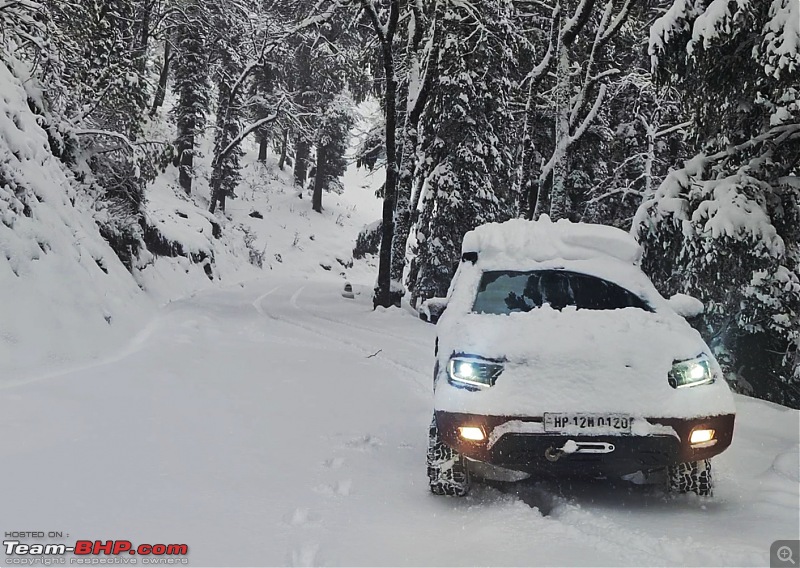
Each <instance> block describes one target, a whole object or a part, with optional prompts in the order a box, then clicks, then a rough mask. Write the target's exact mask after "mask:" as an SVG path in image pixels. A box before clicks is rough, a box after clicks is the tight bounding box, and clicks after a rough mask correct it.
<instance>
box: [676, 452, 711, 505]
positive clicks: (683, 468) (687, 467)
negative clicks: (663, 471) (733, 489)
mask: <svg viewBox="0 0 800 568" xmlns="http://www.w3.org/2000/svg"><path fill="white" fill-rule="evenodd" d="M667 479H668V482H669V490H670V492H671V493H696V494H697V495H700V496H702V497H711V496H712V495H713V494H714V477H713V476H712V474H711V462H710V461H709V460H700V461H694V462H686V463H679V464H677V465H671V466H669V467H668V468H667Z"/></svg>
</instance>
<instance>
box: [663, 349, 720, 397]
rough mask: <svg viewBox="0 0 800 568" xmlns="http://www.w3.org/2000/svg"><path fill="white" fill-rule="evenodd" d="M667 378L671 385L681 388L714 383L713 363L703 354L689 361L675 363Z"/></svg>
mask: <svg viewBox="0 0 800 568" xmlns="http://www.w3.org/2000/svg"><path fill="white" fill-rule="evenodd" d="M667 380H668V381H669V386H671V387H672V388H674V389H679V388H682V387H696V386H698V385H707V384H710V383H713V382H714V375H713V374H712V373H711V365H710V363H709V361H708V358H706V356H705V355H701V356H700V357H696V358H694V359H689V360H688V361H677V362H675V363H673V365H672V370H671V371H670V372H669V376H668V379H667Z"/></svg>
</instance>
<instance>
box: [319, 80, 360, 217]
mask: <svg viewBox="0 0 800 568" xmlns="http://www.w3.org/2000/svg"><path fill="white" fill-rule="evenodd" d="M353 126H355V108H354V105H353V100H352V99H351V98H350V96H349V94H347V93H343V94H340V95H337V96H336V97H334V98H333V99H332V100H331V102H330V103H328V105H327V106H326V108H325V110H324V112H323V114H322V115H321V116H320V117H319V125H318V127H317V133H316V136H315V138H314V139H315V142H316V148H317V163H316V175H315V178H314V195H313V198H312V208H313V209H314V211H316V212H318V213H320V212H322V192H323V191H335V192H336V193H341V192H342V191H343V189H344V188H343V187H342V185H341V182H340V181H339V178H341V176H343V175H344V172H345V170H346V169H347V159H346V153H347V148H348V143H349V141H350V131H351V130H352V129H353Z"/></svg>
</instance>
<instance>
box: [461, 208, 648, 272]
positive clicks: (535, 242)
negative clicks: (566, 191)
mask: <svg viewBox="0 0 800 568" xmlns="http://www.w3.org/2000/svg"><path fill="white" fill-rule="evenodd" d="M468 252H477V253H478V256H479V258H485V257H487V256H489V257H495V256H502V257H505V258H512V259H513V258H518V259H524V260H525V261H536V262H542V261H546V260H552V259H564V260H586V259H592V258H598V257H609V256H610V257H612V258H616V259H618V260H621V261H623V262H625V263H628V264H633V265H638V264H639V261H640V259H641V257H642V249H641V247H640V246H639V243H637V242H636V241H635V240H634V238H633V237H631V236H630V235H629V234H628V233H627V232H625V231H622V230H620V229H617V228H615V227H610V226H608V225H594V224H589V223H573V222H571V221H569V220H567V219H561V220H559V221H557V222H555V223H553V222H552V221H551V220H550V218H549V217H548V216H547V215H542V216H541V217H540V218H539V220H538V221H528V220H526V219H511V220H510V221H505V222H504V223H487V224H486V225H481V226H480V227H477V228H476V229H475V230H473V231H470V232H468V233H467V234H466V235H464V241H463V244H462V246H461V253H462V254H464V253H468Z"/></svg>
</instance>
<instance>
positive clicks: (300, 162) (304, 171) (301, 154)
mask: <svg viewBox="0 0 800 568" xmlns="http://www.w3.org/2000/svg"><path fill="white" fill-rule="evenodd" d="M310 154H311V148H310V145H309V143H308V142H307V141H305V140H303V139H300V140H298V141H297V147H296V148H295V157H294V184H295V185H297V186H299V187H303V186H304V185H305V183H306V178H307V177H308V157H309V155H310Z"/></svg>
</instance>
